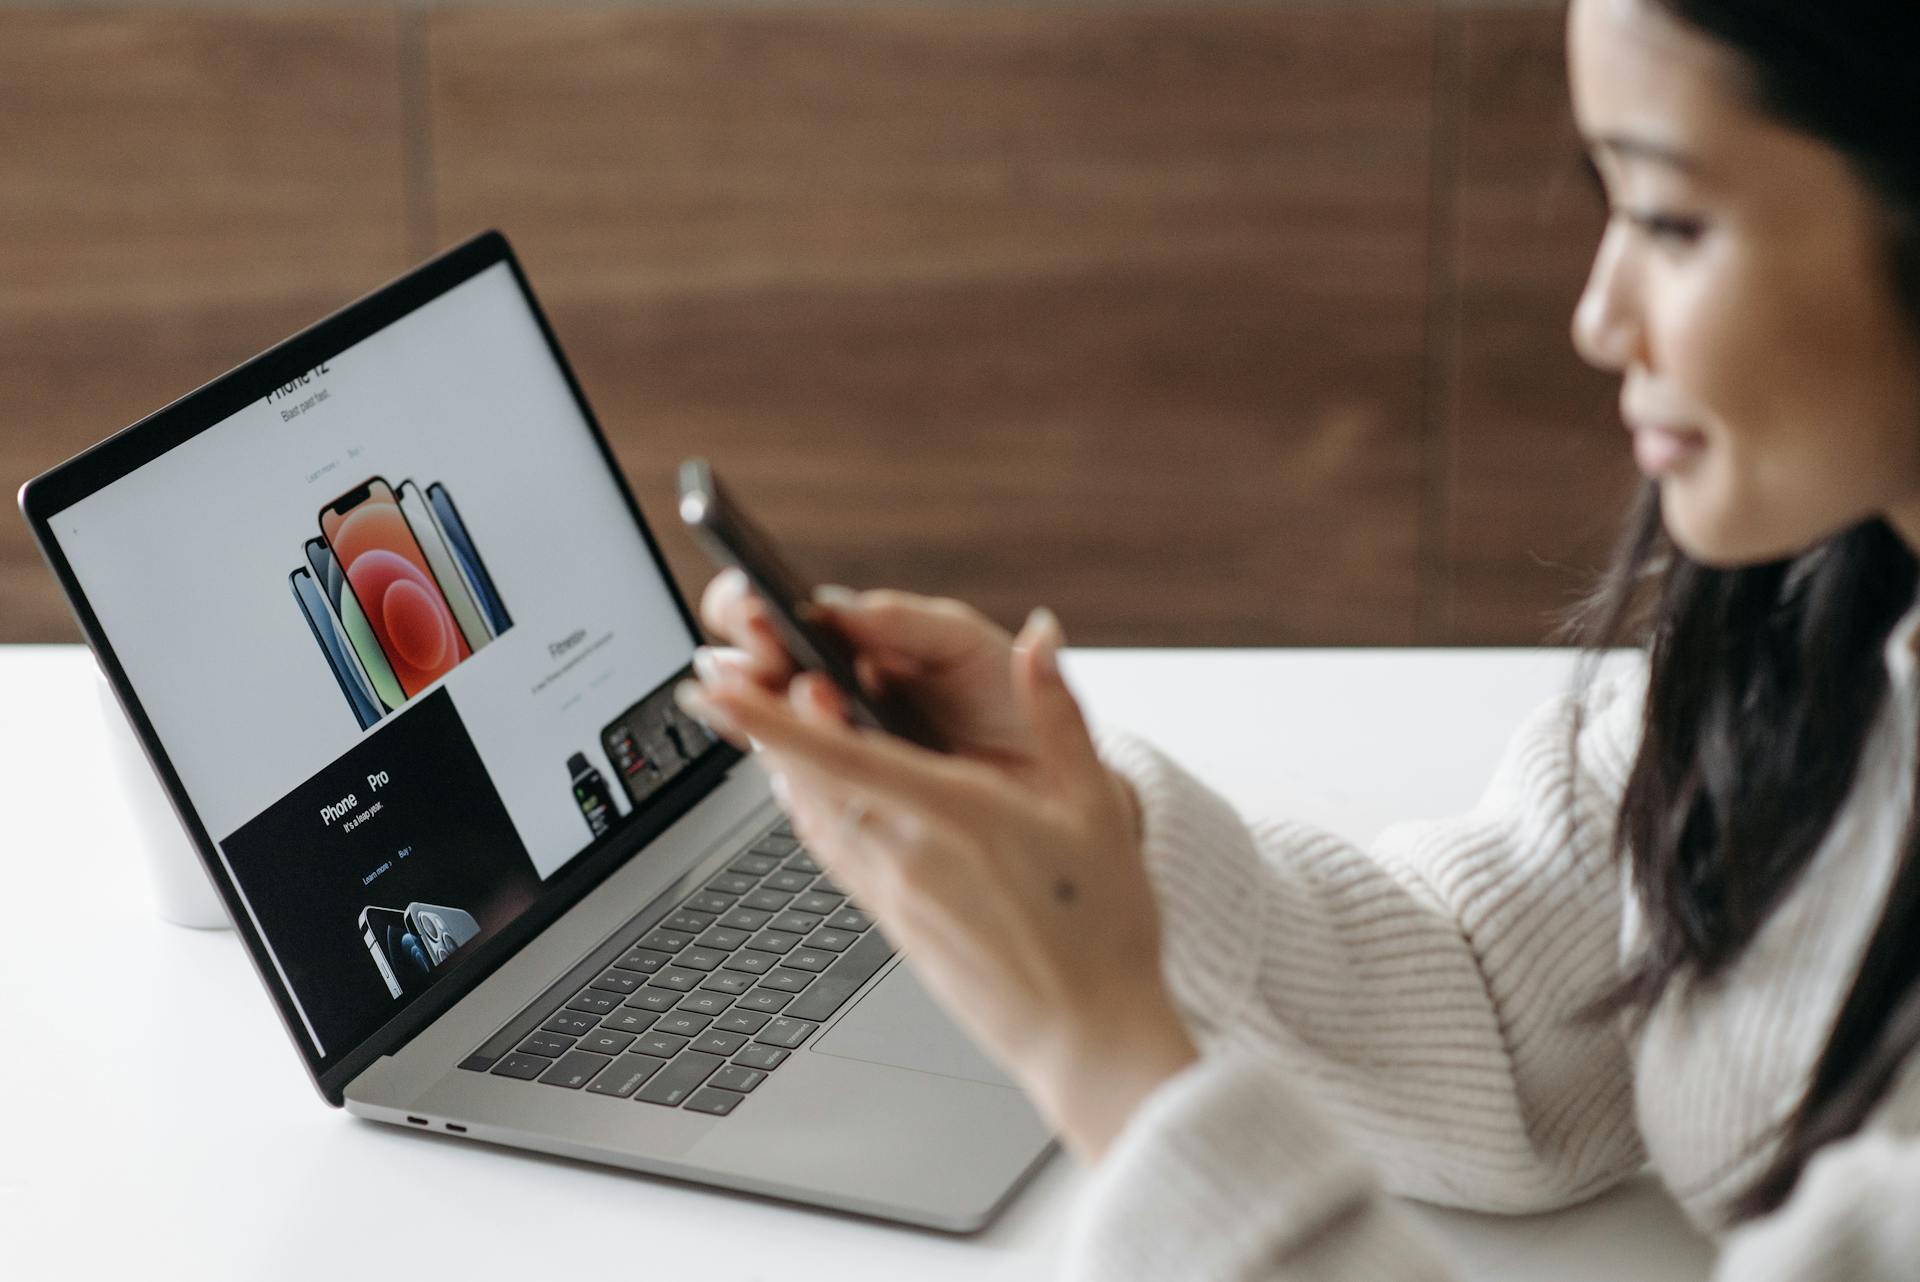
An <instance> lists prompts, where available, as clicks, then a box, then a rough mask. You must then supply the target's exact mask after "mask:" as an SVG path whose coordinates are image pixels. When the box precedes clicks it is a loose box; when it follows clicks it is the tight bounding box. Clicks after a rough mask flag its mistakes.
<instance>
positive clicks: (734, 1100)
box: [687, 1086, 746, 1117]
mask: <svg viewBox="0 0 1920 1282" xmlns="http://www.w3.org/2000/svg"><path fill="white" fill-rule="evenodd" d="M745 1098H746V1096H744V1095H740V1094H737V1093H735V1092H733V1091H717V1090H715V1089H713V1087H711V1086H702V1087H701V1088H700V1089H699V1090H697V1091H695V1092H694V1093H693V1095H692V1097H691V1098H690V1099H688V1100H687V1107H688V1108H689V1109H691V1110H692V1111H694V1112H696V1113H712V1114H713V1115H714V1116H715V1117H725V1116H726V1115H727V1114H728V1113H731V1112H733V1106H734V1105H736V1104H738V1103H739V1102H740V1101H741V1100H743V1099H745Z"/></svg>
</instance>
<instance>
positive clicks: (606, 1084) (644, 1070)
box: [587, 1055, 751, 1099]
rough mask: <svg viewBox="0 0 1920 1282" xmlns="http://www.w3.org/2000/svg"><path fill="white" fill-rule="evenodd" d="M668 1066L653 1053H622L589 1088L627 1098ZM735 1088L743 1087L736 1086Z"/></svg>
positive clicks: (602, 1093) (592, 1090)
mask: <svg viewBox="0 0 1920 1282" xmlns="http://www.w3.org/2000/svg"><path fill="white" fill-rule="evenodd" d="M666 1066H667V1061H666V1060H664V1059H655V1058H654V1057H653V1056H651V1055H622V1056H621V1057H620V1058H619V1059H616V1060H615V1061H613V1063H612V1064H611V1065H609V1066H608V1068H607V1069H606V1071H605V1072H603V1073H601V1074H600V1076H598V1077H596V1078H594V1079H593V1082H592V1084H591V1085H589V1086H588V1087H587V1090H588V1091H589V1092H591V1093H592V1094H595V1095H617V1096H619V1097H620V1098H621V1099H625V1098H626V1097H627V1096H629V1095H631V1094H633V1093H634V1092H635V1091H636V1090H638V1089H639V1088H640V1083H642V1082H644V1081H646V1080H647V1079H648V1078H649V1077H652V1076H653V1075H654V1074H655V1073H657V1072H659V1071H660V1070H661V1069H663V1068H665V1067H666ZM733 1089H734V1090H740V1089H742V1088H741V1087H738V1086H736V1087H734V1088H733ZM746 1089H751V1088H750V1087H749V1088H746Z"/></svg>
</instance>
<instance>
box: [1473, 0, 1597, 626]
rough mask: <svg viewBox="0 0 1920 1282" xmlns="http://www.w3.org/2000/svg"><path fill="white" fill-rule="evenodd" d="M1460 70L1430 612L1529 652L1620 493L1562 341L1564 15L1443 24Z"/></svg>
mask: <svg viewBox="0 0 1920 1282" xmlns="http://www.w3.org/2000/svg"><path fill="white" fill-rule="evenodd" d="M1450 21H1453V22H1455V23H1457V24H1458V25H1457V28H1456V30H1457V40H1456V41H1455V42H1453V43H1454V45H1455V47H1456V48H1457V50H1458V53H1459V57H1460V59H1461V71H1460V77H1459V79H1460V90H1459V92H1458V94H1457V96H1455V97H1454V98H1452V99H1451V100H1450V101H1452V102H1454V103H1457V105H1458V111H1459V116H1458V125H1457V135H1456V147H1455V161H1456V163H1455V167H1454V171H1453V186H1452V190H1453V199H1454V202H1455V203H1454V207H1453V210H1452V211H1451V222H1452V243H1453V246H1454V250H1453V262H1452V272H1453V288H1454V291H1455V299H1454V309H1453V315H1452V325H1453V328H1454V333H1453V334H1452V335H1450V336H1449V335H1436V341H1442V342H1444V341H1449V339H1450V340H1451V342H1452V344H1453V350H1454V353H1455V358H1454V359H1455V364H1454V369H1453V380H1452V383H1453V385H1452V393H1453V395H1452V396H1451V398H1450V403H1449V404H1448V405H1446V406H1445V407H1444V410H1443V416H1442V419H1441V422H1442V424H1443V425H1444V427H1445V428H1446V430H1447V433H1448V438H1449V441H1450V445H1451V450H1450V459H1449V466H1448V476H1447V483H1446V484H1447V492H1448V499H1447V507H1448V513H1449V518H1450V519H1449V521H1448V527H1449V528H1448V546H1447V557H1446V560H1445V567H1446V569H1445V573H1446V575H1447V579H1446V582H1445V584H1444V586H1443V587H1442V589H1441V591H1442V593H1443V594H1444V598H1445V601H1446V614H1445V617H1444V620H1443V623H1442V629H1441V635H1440V637H1439V638H1436V639H1444V640H1446V641H1449V642H1452V643H1456V644H1478V643H1485V644H1504V645H1513V644H1533V643H1537V642H1539V641H1541V640H1543V639H1545V638H1546V637H1547V636H1548V634H1549V632H1550V631H1551V629H1552V628H1553V626H1554V624H1555V622H1556V616H1557V614H1558V613H1559V612H1560V611H1562V610H1564V609H1565V608H1566V607H1567V606H1568V605H1570V604H1571V603H1572V602H1573V601H1574V600H1576V599H1577V598H1578V596H1579V594H1580V593H1581V592H1582V591H1583V590H1584V589H1585V587H1586V586H1587V585H1588V583H1589V582H1590V577H1591V575H1592V573H1593V572H1594V571H1596V570H1597V569H1598V568H1599V567H1601V566H1602V565H1604V564H1605V561H1606V557H1607V553H1608V551H1609V549H1610V547H1611V545H1612V542H1613V538H1614V533H1615V531H1616V530H1617V529H1618V527H1619V525H1620V521H1621V517H1622V514H1623V513H1624V511H1625V504H1626V502H1627V499H1628V498H1629V497H1630V495H1631V493H1632V489H1633V484H1634V470H1633V465H1632V459H1631V456H1630V453H1629V448H1628V443H1627V438H1626V435H1625V433H1624V432H1623V431H1622V430H1621V427H1620V420H1619V416H1618V413H1617V412H1616V410H1615V407H1614V401H1615V389H1616V386H1617V384H1616V380H1615V379H1613V378H1611V377H1608V376H1604V375H1601V374H1599V373H1597V372H1595V371H1593V370H1591V369H1589V368H1587V367H1586V366H1585V365H1583V364H1582V363H1581V362H1580V360H1579V358H1578V357H1577V356H1576V355H1575V353H1574V351H1573V348H1572V344H1571V340H1570V339H1569V337H1568V327H1569V324H1570V321H1571V317H1572V314H1573V308H1574V303H1575V301H1576V300H1577V299H1578V297H1579V293H1580V288H1581V285H1582V283H1583V281H1584V280H1585V277H1586V271H1587V265H1588V260H1589V257H1590V255H1591V254H1592V252H1593V248H1594V245H1595V244H1596V243H1597V241H1598V238H1599V234H1600V229H1601V226H1602V224H1603V222H1604V213H1603V210H1602V202H1601V200H1600V199H1599V197H1598V196H1596V195H1595V194H1594V192H1593V189H1592V187H1591V186H1590V184H1589V182H1588V180H1587V178H1586V176H1585V175H1584V173H1583V172H1582V166H1581V163H1580V159H1579V147H1580V144H1579V139H1578V135H1577V133H1576V131H1575V129H1574V125H1573V119H1572V111H1571V108H1570V106H1569V105H1568V100H1567V87H1566V76H1565V62H1564V53H1563V46H1562V41H1563V34H1562V21H1563V19H1562V15H1561V14H1560V13H1558V12H1542V11H1521V12H1503V11H1498V10H1484V11H1476V12H1471V13H1467V14H1463V15H1460V16H1458V17H1456V18H1454V19H1451V20H1450Z"/></svg>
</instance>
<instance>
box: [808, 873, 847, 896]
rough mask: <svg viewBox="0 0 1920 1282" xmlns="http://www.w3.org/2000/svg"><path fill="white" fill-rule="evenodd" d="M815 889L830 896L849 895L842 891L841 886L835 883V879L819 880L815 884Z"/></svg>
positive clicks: (821, 878) (825, 878)
mask: <svg viewBox="0 0 1920 1282" xmlns="http://www.w3.org/2000/svg"><path fill="white" fill-rule="evenodd" d="M813 888H814V889H815V890H824V891H826V892H827V893H828V894H829V895H844V894H846V893H847V892H846V891H844V890H842V889H841V888H840V886H839V884H838V883H837V882H835V881H834V879H833V878H831V877H820V878H817V879H816V880H815V881H814V883H813Z"/></svg>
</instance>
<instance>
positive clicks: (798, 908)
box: [790, 890, 845, 917]
mask: <svg viewBox="0 0 1920 1282" xmlns="http://www.w3.org/2000/svg"><path fill="white" fill-rule="evenodd" d="M844 902H845V901H844V900H842V899H841V898H840V896H838V895H829V894H828V893H827V892H826V891H824V890H809V891H808V892H807V893H806V894H804V895H801V896H799V897H798V898H797V899H795V900H794V901H793V903H792V904H791V905H790V907H791V908H792V909H793V911H795V912H797V913H817V914H818V915H820V916H822V917H824V916H826V915H827V914H828V913H830V912H832V911H833V910H834V909H836V908H838V907H839V906H840V905H841V904H842V903H844Z"/></svg>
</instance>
